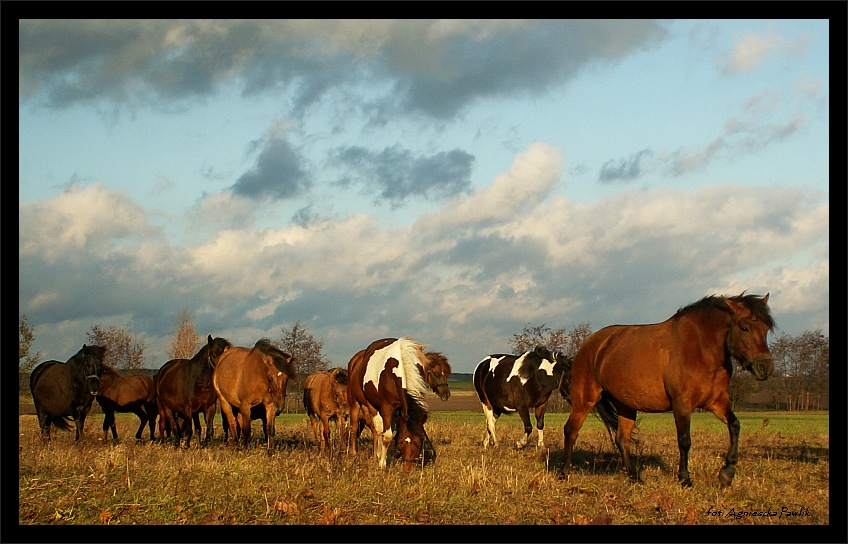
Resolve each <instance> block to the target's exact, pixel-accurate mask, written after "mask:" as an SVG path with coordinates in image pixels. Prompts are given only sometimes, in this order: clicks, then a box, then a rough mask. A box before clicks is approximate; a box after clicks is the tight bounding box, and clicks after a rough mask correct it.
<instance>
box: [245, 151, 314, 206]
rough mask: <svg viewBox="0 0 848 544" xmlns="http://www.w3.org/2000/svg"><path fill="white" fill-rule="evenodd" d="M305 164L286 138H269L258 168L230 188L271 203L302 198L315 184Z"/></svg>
mask: <svg viewBox="0 0 848 544" xmlns="http://www.w3.org/2000/svg"><path fill="white" fill-rule="evenodd" d="M304 162H305V160H304V159H303V157H301V155H300V153H298V152H297V151H296V150H295V149H294V148H292V146H291V145H290V144H289V143H288V141H286V140H285V139H284V138H282V137H269V138H266V139H265V140H264V141H263V142H262V144H261V147H260V149H259V156H258V157H257V158H256V166H255V167H253V168H252V169H251V170H249V171H247V172H245V173H244V174H242V175H241V176H240V177H239V178H238V179H237V180H236V182H235V184H234V185H233V186H232V187H231V189H232V191H233V194H234V195H238V196H244V197H248V198H255V199H259V198H269V199H272V200H285V199H290V198H294V197H297V196H300V195H302V194H304V193H305V192H306V191H307V190H308V189H309V187H310V186H311V185H312V180H311V178H310V176H309V174H308V172H307V170H306V168H305V166H304Z"/></svg>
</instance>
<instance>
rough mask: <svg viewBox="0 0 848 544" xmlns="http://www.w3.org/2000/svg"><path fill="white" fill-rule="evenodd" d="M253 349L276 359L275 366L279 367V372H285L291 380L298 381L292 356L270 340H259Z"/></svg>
mask: <svg viewBox="0 0 848 544" xmlns="http://www.w3.org/2000/svg"><path fill="white" fill-rule="evenodd" d="M253 349H256V350H259V351H260V352H262V353H264V354H265V355H269V356H270V357H271V358H272V359H274V366H275V367H277V369H278V370H280V371H282V372H284V373H285V374H286V375H287V376H288V377H289V379H291V380H296V379H297V369H296V368H295V366H294V363H293V362H292V360H293V358H292V356H291V355H289V354H288V353H286V352H285V351H283V350H281V349H280V348H278V347H277V346H275V345H274V344H272V343H271V341H270V340H269V339H267V338H262V339H260V340H258V341H257V342H256V344H255V345H254V346H253Z"/></svg>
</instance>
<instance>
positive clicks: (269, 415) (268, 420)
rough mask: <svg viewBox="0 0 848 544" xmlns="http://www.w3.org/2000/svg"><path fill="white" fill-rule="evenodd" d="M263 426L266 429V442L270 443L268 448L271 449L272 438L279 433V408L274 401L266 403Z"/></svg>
mask: <svg viewBox="0 0 848 544" xmlns="http://www.w3.org/2000/svg"><path fill="white" fill-rule="evenodd" d="M249 417H250V416H248V422H249V421H250V419H249ZM262 428H263V429H264V430H265V442H266V443H267V444H268V449H271V442H272V439H273V438H274V436H276V434H277V408H276V407H275V406H274V403H273V402H269V403H268V404H266V405H265V420H264V421H263V422H262Z"/></svg>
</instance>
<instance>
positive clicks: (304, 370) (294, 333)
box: [277, 320, 330, 381]
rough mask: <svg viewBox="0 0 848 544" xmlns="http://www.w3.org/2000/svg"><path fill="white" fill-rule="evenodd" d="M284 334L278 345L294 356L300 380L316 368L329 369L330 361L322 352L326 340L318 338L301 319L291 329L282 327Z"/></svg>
mask: <svg viewBox="0 0 848 544" xmlns="http://www.w3.org/2000/svg"><path fill="white" fill-rule="evenodd" d="M282 332H283V336H282V338H281V339H280V340H279V341H278V342H277V347H279V348H280V349H281V350H283V351H285V352H286V353H289V354H290V355H292V356H293V357H294V360H295V364H297V373H298V376H299V379H298V381H302V380H303V379H305V378H306V376H308V375H309V374H311V373H312V372H315V371H316V370H327V369H328V368H329V367H330V361H329V359H327V357H326V356H325V355H324V354H322V353H321V349H322V348H323V347H324V342H323V341H321V340H317V339H316V338H315V337H314V336H312V334H311V333H310V332H309V331H308V330H307V328H306V326H305V325H303V324H302V323H301V322H300V320H298V321H297V323H295V324H294V325H293V326H292V328H291V329H286V328H285V327H283V328H282Z"/></svg>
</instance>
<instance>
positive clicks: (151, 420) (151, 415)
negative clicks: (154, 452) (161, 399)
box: [144, 402, 159, 442]
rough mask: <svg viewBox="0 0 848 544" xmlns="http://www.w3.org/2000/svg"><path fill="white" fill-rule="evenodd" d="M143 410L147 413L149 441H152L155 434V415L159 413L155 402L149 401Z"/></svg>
mask: <svg viewBox="0 0 848 544" xmlns="http://www.w3.org/2000/svg"><path fill="white" fill-rule="evenodd" d="M144 410H145V412H146V413H147V426H148V427H150V441H151V442H153V439H154V438H155V435H156V433H155V430H156V416H157V415H158V413H159V412H158V408H157V407H156V404H154V403H152V402H149V403H147V404H146V405H145V408H144Z"/></svg>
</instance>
